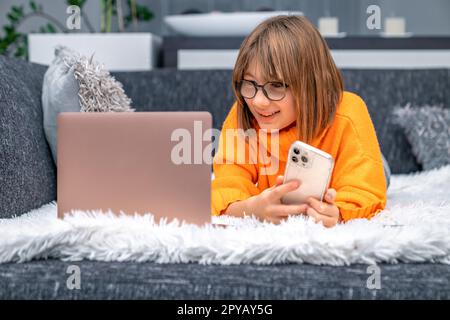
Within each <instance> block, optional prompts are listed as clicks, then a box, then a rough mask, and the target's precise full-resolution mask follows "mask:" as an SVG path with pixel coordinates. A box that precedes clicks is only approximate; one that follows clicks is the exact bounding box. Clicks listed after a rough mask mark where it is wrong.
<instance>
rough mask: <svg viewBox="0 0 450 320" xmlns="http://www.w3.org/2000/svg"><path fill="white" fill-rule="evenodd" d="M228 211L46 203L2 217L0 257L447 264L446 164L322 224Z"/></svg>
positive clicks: (399, 179) (449, 189)
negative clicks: (374, 208) (183, 217)
mask: <svg viewBox="0 0 450 320" xmlns="http://www.w3.org/2000/svg"><path fill="white" fill-rule="evenodd" d="M221 219H222V220H221ZM227 219H228V220H229V221H231V222H233V224H234V225H233V226H231V227H227V228H223V227H219V226H214V225H208V226H204V227H197V226H194V225H186V224H183V225H180V224H179V223H178V222H172V223H164V222H162V223H160V224H156V223H154V221H153V219H152V216H151V215H150V214H149V215H144V216H132V217H131V216H120V217H117V216H114V215H111V214H110V215H105V214H99V213H95V212H91V213H87V212H77V213H76V214H75V215H73V216H69V217H67V218H66V219H64V220H58V219H57V218H56V204H55V203H50V204H48V205H45V206H43V207H42V208H40V209H37V210H33V211H31V212H29V213H27V214H25V215H23V216H20V217H17V218H15V219H4V220H1V219H0V263H4V262H11V261H16V262H24V261H28V260H32V259H38V258H47V257H52V258H59V259H64V260H72V261H76V260H81V259H91V260H101V261H138V262H143V261H154V262H158V263H168V262H175V263H186V262H199V263H204V264H210V263H214V264H239V263H256V264H273V263H312V264H328V265H348V264H353V263H365V264H373V263H377V262H387V263H397V262H425V261H429V262H438V263H446V264H450V166H446V167H443V168H441V169H438V170H432V171H427V172H422V173H417V174H411V175H393V176H392V178H391V186H390V188H389V192H388V204H387V208H386V210H384V211H383V212H382V213H380V214H379V215H378V216H377V217H375V218H374V219H372V220H370V221H368V220H364V219H361V220H354V221H351V222H349V223H346V224H342V225H338V226H336V227H334V228H331V229H327V228H325V227H323V226H322V225H320V224H315V223H314V222H313V221H311V220H308V219H306V218H301V217H300V218H298V217H296V218H290V219H289V220H287V221H286V222H285V223H282V224H281V225H272V224H268V223H261V222H258V221H256V220H254V219H250V218H246V219H232V218H218V220H219V222H220V221H221V222H223V221H224V220H227Z"/></svg>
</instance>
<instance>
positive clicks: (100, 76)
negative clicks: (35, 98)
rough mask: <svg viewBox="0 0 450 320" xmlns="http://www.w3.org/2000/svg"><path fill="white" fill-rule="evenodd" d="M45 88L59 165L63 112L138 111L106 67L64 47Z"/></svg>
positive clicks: (46, 118)
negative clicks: (58, 145)
mask: <svg viewBox="0 0 450 320" xmlns="http://www.w3.org/2000/svg"><path fill="white" fill-rule="evenodd" d="M42 87H43V88H42V107H43V111H44V131H45V135H46V137H47V141H48V143H49V145H50V148H51V150H52V155H53V159H54V160H55V164H56V163H57V150H56V147H57V128H56V122H57V116H58V114H59V113H60V112H79V111H82V112H107V111H114V112H122V111H134V110H133V109H131V107H130V104H131V100H130V99H129V98H128V97H127V96H126V94H125V93H124V91H123V89H122V85H121V83H120V82H117V81H116V80H115V79H114V77H111V75H110V74H109V72H108V71H107V70H106V69H105V68H104V67H103V65H101V64H100V63H98V62H97V61H95V60H94V59H93V57H91V58H88V57H85V56H83V55H81V54H79V53H78V52H75V51H73V50H72V49H69V48H67V47H64V46H57V47H56V49H55V58H54V59H53V61H52V63H51V65H50V66H49V68H48V70H47V72H46V73H45V76H44V83H43V86H42Z"/></svg>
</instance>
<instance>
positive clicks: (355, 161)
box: [211, 92, 386, 221]
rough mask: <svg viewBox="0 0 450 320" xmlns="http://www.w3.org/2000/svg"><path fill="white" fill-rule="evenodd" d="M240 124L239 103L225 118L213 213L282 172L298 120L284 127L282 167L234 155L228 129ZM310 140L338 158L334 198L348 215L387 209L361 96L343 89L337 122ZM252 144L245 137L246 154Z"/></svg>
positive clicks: (378, 159)
mask: <svg viewBox="0 0 450 320" xmlns="http://www.w3.org/2000/svg"><path fill="white" fill-rule="evenodd" d="M237 128H238V118H237V104H236V103H235V104H234V105H233V107H232V108H231V110H230V112H229V114H228V116H227V118H226V119H225V121H224V124H223V127H222V132H221V138H220V143H219V148H218V150H217V153H216V155H215V157H214V163H213V168H214V180H213V181H212V189H211V198H212V199H211V207H212V208H211V209H212V214H213V215H220V214H222V213H223V211H224V210H225V209H226V208H227V207H228V205H229V204H230V203H232V202H235V201H240V200H245V199H247V198H249V197H251V196H254V195H257V194H259V193H260V192H262V191H263V190H265V189H267V188H269V187H271V186H273V185H274V184H275V180H276V177H277V176H278V175H283V174H284V169H285V167H286V160H287V159H286V158H287V154H288V150H289V147H290V146H291V144H292V143H293V142H294V141H295V140H298V134H297V129H296V127H295V125H291V126H290V127H288V128H285V129H283V130H280V131H279V134H278V138H279V159H278V160H279V161H278V170H277V172H269V174H259V173H260V172H262V171H261V170H264V168H267V167H268V164H267V162H264V161H262V163H261V161H260V157H258V161H237V160H236V159H238V157H239V156H240V155H236V153H237V149H238V147H239V144H238V143H234V146H233V148H234V149H233V150H234V154H233V152H231V155H230V152H229V151H226V146H225V144H226V142H225V141H227V140H226V139H225V134H224V132H226V131H225V130H227V129H231V130H236V129H237ZM256 129H258V130H259V128H256ZM258 132H259V131H258ZM259 143H260V142H259V141H258V146H259ZM310 144H311V145H312V146H314V147H316V148H318V149H321V150H323V151H325V152H327V153H329V154H330V155H331V156H332V157H333V158H334V160H335V164H334V169H333V174H332V177H331V181H330V188H334V189H336V191H337V195H336V201H335V204H336V206H337V207H338V208H339V211H340V214H341V217H342V219H343V220H344V221H348V220H351V219H355V218H371V217H373V216H374V215H375V214H377V213H378V212H380V211H381V210H383V209H384V207H385V205H386V180H385V176H384V169H383V163H382V160H381V151H380V147H379V145H378V140H377V136H376V133H375V129H374V126H373V123H372V120H371V118H370V115H369V112H368V110H367V107H366V105H365V103H364V101H363V100H362V99H361V98H360V97H359V96H357V95H356V94H353V93H350V92H344V93H343V97H342V100H341V102H340V103H339V105H338V107H337V110H336V116H335V118H334V120H333V122H332V123H331V124H330V125H329V126H328V127H327V129H325V130H324V131H323V132H322V133H321V134H320V135H319V136H318V137H316V138H315V139H314V140H313V141H312V143H310ZM265 147H266V149H267V151H270V150H271V149H270V148H271V147H270V136H269V137H268V138H267V144H265ZM258 148H259V147H258ZM250 149H252V146H251V144H248V143H247V144H246V145H245V150H246V152H247V155H248V154H249V153H250V151H249V150H250ZM233 150H232V151H233ZM241 150H242V149H241ZM264 163H265V164H264ZM272 168H273V167H272ZM272 171H273V170H272Z"/></svg>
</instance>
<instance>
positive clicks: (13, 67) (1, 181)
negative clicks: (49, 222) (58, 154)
mask: <svg viewBox="0 0 450 320" xmlns="http://www.w3.org/2000/svg"><path fill="white" fill-rule="evenodd" d="M46 69H47V68H46V67H44V66H40V65H36V64H30V63H28V62H26V61H23V60H19V59H11V58H7V57H4V56H1V55H0V137H1V138H0V190H1V192H0V218H8V217H12V216H14V215H20V214H22V213H25V212H28V211H30V210H31V209H34V208H37V207H40V206H42V205H43V204H45V203H48V202H50V201H53V200H55V198H56V172H55V166H54V164H53V159H52V155H51V152H50V148H49V146H48V144H47V141H46V139H45V135H44V130H43V128H42V122H43V118H42V107H41V92H42V79H43V77H44V72H45V70H46Z"/></svg>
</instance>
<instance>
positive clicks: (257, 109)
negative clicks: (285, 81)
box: [244, 60, 297, 130]
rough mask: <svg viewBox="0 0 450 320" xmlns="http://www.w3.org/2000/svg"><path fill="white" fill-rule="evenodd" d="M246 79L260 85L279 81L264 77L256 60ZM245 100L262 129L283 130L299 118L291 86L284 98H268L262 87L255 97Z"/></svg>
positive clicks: (249, 68)
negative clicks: (276, 99) (277, 99)
mask: <svg viewBox="0 0 450 320" xmlns="http://www.w3.org/2000/svg"><path fill="white" fill-rule="evenodd" d="M244 80H251V81H255V82H257V84H259V85H264V84H265V83H266V82H268V81H278V80H277V79H264V78H263V76H262V75H261V73H260V69H259V67H258V64H257V63H255V61H254V60H253V61H251V62H250V63H249V66H248V68H247V70H246V72H245V74H244ZM244 100H245V102H246V103H247V106H248V107H249V108H250V111H251V113H252V114H253V116H254V117H255V119H256V121H258V124H259V127H260V128H261V129H266V130H281V129H284V128H286V127H288V126H289V125H291V124H292V123H293V122H295V121H296V119H297V112H296V109H295V99H294V97H293V95H292V92H291V90H290V89H289V87H288V88H286V95H285V96H284V98H283V99H281V100H279V101H273V100H270V99H268V98H267V97H266V96H265V95H264V93H263V92H262V88H258V91H257V92H256V95H255V96H254V97H253V98H251V99H248V98H244Z"/></svg>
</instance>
